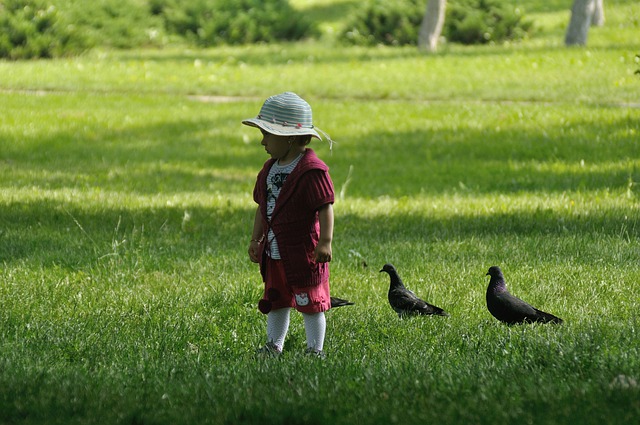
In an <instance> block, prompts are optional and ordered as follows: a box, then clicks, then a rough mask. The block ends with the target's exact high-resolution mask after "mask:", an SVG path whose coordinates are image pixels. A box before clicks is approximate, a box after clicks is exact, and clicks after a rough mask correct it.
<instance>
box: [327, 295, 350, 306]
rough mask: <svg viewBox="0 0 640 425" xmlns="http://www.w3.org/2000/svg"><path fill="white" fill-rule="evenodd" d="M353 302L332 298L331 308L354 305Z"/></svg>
mask: <svg viewBox="0 0 640 425" xmlns="http://www.w3.org/2000/svg"><path fill="white" fill-rule="evenodd" d="M353 304H354V303H352V302H351V301H347V300H344V299H342V298H338V297H331V308H336V307H342V306H345V305H353Z"/></svg>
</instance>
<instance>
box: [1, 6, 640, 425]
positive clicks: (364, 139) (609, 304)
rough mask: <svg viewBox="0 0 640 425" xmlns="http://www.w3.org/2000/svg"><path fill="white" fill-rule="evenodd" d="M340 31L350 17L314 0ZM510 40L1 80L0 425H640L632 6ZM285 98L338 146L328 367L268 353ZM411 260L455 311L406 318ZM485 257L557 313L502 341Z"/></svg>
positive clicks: (120, 63)
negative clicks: (259, 252) (397, 279)
mask: <svg viewBox="0 0 640 425" xmlns="http://www.w3.org/2000/svg"><path fill="white" fill-rule="evenodd" d="M292 3H294V4H296V5H297V7H299V8H303V9H307V10H308V12H309V13H310V14H312V15H313V16H317V18H318V19H319V20H322V21H323V22H324V23H323V28H325V29H328V30H327V31H329V33H330V31H331V28H338V27H339V25H340V22H341V19H343V17H344V14H345V13H346V12H347V11H348V10H349V9H350V8H353V7H357V3H355V2H350V1H346V0H342V1H339V0H324V1H322V0H317V1H311V0H296V1H295V2H292ZM521 3H523V4H524V7H525V8H526V9H527V10H531V14H532V16H533V17H534V18H535V20H536V22H537V23H538V26H539V28H540V29H539V31H538V33H536V34H535V35H534V36H532V38H531V39H530V40H527V41H525V42H523V43H520V44H514V45H508V46H482V47H463V46H457V45H445V46H443V48H442V49H441V51H440V52H438V53H436V54H433V55H424V54H422V53H420V52H418V51H416V50H415V49H414V48H408V47H398V48H388V47H387V48H382V47H380V48H359V47H344V46H339V45H336V44H335V43H334V42H333V41H332V39H331V37H330V36H327V37H326V38H325V39H322V40H319V41H313V42H303V43H297V44H279V45H270V46H267V45H258V46H245V47H219V48H214V49H207V50H189V49H185V48H180V47H178V46H176V47H169V48H166V49H163V50H135V51H110V50H109V51H104V50H97V51H93V52H89V53H87V54H86V55H83V56H81V57H78V58H70V59H57V60H49V61H24V62H8V61H2V62H0V110H1V111H2V114H0V423H7V424H37V423H48V424H58V423H59V424H105V423H114V424H115V423H117V424H120V423H122V424H125V423H127V424H174V423H184V424H194V423H203V424H204V423H212V424H218V423H222V424H226V423H229V424H237V423H265V424H271V423H273V424H277V423H282V424H321V423H333V424H351V423H372V424H388V423H407V424H414V423H416V424H417V423H442V424H459V423H470V424H490V423H505V424H506V423H513V424H516V423H517V424H523V423H545V424H569V423H582V424H609V423H610V424H625V423H629V424H630V423H635V421H636V420H637V418H638V417H640V385H639V384H638V381H640V343H639V342H638V340H639V336H638V335H639V332H640V323H639V316H638V310H639V308H640V296H639V295H638V294H640V261H638V259H639V258H640V244H639V242H640V240H639V239H640V221H639V220H640V207H639V205H640V203H639V198H640V189H639V185H640V146H639V140H640V136H639V135H640V109H639V108H638V103H639V102H640V76H639V75H635V74H634V72H635V70H636V69H638V68H639V67H640V66H639V65H638V63H637V61H636V60H635V57H636V54H640V41H639V39H638V37H637V34H638V26H639V23H638V22H639V20H638V19H639V17H640V9H639V7H638V5H637V4H636V2H635V1H615V2H614V1H611V2H606V7H607V9H606V12H607V15H606V16H607V23H606V26H605V27H603V28H592V29H591V31H590V35H589V44H588V46H587V47H584V48H570V49H567V48H565V47H563V46H562V37H563V27H564V20H566V19H568V11H565V10H563V7H565V6H564V4H559V3H562V2H546V3H545V6H540V4H541V2H534V1H528V2H521ZM284 90H293V91H296V92H298V93H299V94H300V95H302V96H303V97H305V98H306V99H308V100H309V102H310V103H311V105H312V106H313V111H314V122H315V124H316V125H317V126H318V127H320V128H321V129H323V130H324V131H326V132H327V133H329V134H330V135H331V137H332V138H333V139H334V140H335V141H336V142H337V143H336V144H334V146H333V150H332V151H330V150H329V145H328V144H327V143H322V142H313V143H312V148H313V149H315V150H316V152H317V153H318V154H319V156H320V157H321V158H323V160H325V162H326V163H327V164H328V165H329V167H330V169H331V175H332V178H333V181H334V184H335V188H336V195H337V199H336V203H335V215H336V223H335V224H336V227H335V233H334V244H333V250H334V260H333V262H332V281H331V285H332V293H333V294H334V295H336V296H340V297H344V298H347V299H350V300H352V301H354V302H355V303H356V304H355V305H354V306H350V307H343V308H340V309H335V310H333V311H330V312H329V313H327V326H328V330H327V339H326V342H325V349H326V351H327V359H325V360H324V361H318V360H317V359H311V358H307V357H305V356H303V355H302V352H303V350H304V347H305V344H304V342H305V336H304V328H303V324H302V319H301V317H300V315H299V314H295V313H294V314H293V315H292V324H291V328H290V332H289V336H288V339H287V343H286V346H285V350H286V351H285V354H284V355H283V357H282V358H280V359H277V360H274V359H257V358H255V356H254V351H255V349H256V348H257V347H259V346H260V345H261V344H263V343H264V338H265V336H264V334H265V318H264V316H263V315H261V314H260V313H259V312H258V310H257V301H258V299H259V297H260V295H261V281H260V277H259V273H258V270H257V269H256V267H255V266H254V265H253V264H252V263H250V262H249V259H248V255H247V254H246V251H247V248H248V241H249V239H250V237H251V225H252V220H253V214H254V211H255V205H254V203H253V200H252V196H251V193H252V189H253V185H254V182H255V176H256V174H257V172H258V170H259V169H260V167H261V166H262V164H263V162H264V161H265V160H266V155H265V153H264V151H263V149H262V147H261V146H259V140H260V139H259V133H258V132H257V131H256V130H255V129H251V128H248V127H245V126H242V125H241V124H240V121H241V120H242V119H243V118H248V117H251V116H254V115H255V114H257V112H258V110H259V108H260V105H261V104H262V101H263V100H264V98H266V97H267V96H269V95H271V94H275V93H279V92H282V91H284ZM386 262H391V263H393V264H394V265H395V266H396V267H397V269H398V271H399V272H400V274H401V276H402V277H403V279H404V281H405V283H406V284H407V286H408V287H409V288H410V289H412V290H414V291H415V292H416V293H417V294H418V295H420V296H422V297H423V298H425V299H427V300H428V301H430V302H432V303H434V304H436V305H438V306H440V307H442V308H444V309H445V310H447V311H448V312H449V313H450V314H451V317H449V318H442V317H425V318H414V319H409V320H407V319H399V318H398V317H397V315H396V314H395V313H394V312H393V311H392V310H391V308H390V307H389V305H388V302H387V299H386V291H387V289H388V285H389V280H388V279H389V278H388V276H387V275H386V274H384V273H379V270H380V269H381V267H382V265H383V264H385V263H386ZM492 265H499V266H501V267H502V269H503V271H504V273H505V276H506V279H507V283H508V284H509V287H510V289H511V291H512V293H514V294H515V295H518V296H520V297H521V298H523V299H525V300H527V301H529V302H531V303H532V304H534V305H535V306H537V307H539V308H541V309H543V310H545V311H549V312H551V313H553V314H556V315H558V316H560V317H561V318H562V319H564V321H565V323H564V324H563V325H560V326H548V325H546V326H545V325H527V326H512V327H508V326H505V325H503V324H501V323H499V322H497V321H496V320H495V319H494V318H493V317H492V316H491V315H490V314H489V312H488V311H487V309H486V306H485V300H484V295H485V290H486V286H487V284H488V277H487V276H485V273H486V272H487V270H488V268H489V267H490V266H492Z"/></svg>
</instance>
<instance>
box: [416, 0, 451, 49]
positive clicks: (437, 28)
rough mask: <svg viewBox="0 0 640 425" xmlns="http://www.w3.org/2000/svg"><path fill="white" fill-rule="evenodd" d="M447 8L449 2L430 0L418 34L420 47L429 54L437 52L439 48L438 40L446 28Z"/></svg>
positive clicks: (445, 0)
mask: <svg viewBox="0 0 640 425" xmlns="http://www.w3.org/2000/svg"><path fill="white" fill-rule="evenodd" d="M446 8H447V0H429V3H427V10H426V12H425V14H424V18H422V24H420V32H419V34H418V47H419V48H420V49H423V50H426V51H428V52H435V51H436V49H437V48H438V39H439V38H440V33H442V27H443V26H444V12H445V10H446Z"/></svg>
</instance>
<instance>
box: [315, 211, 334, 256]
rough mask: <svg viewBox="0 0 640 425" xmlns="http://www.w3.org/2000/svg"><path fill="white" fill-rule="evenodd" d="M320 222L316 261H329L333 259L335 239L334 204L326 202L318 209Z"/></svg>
mask: <svg viewBox="0 0 640 425" xmlns="http://www.w3.org/2000/svg"><path fill="white" fill-rule="evenodd" d="M318 221H319V222H320V239H319V240H318V246H316V252H315V261H316V262H317V263H328V262H329V261H331V241H332V240H333V205H332V204H326V205H323V206H322V207H320V209H319V210H318Z"/></svg>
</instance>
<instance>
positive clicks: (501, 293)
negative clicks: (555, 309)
mask: <svg viewBox="0 0 640 425" xmlns="http://www.w3.org/2000/svg"><path fill="white" fill-rule="evenodd" d="M487 275H488V276H491V280H490V281H489V287H488V288H487V308H488V309H489V312H490V313H491V314H492V315H493V317H495V318H496V319H498V320H500V321H501V322H504V323H507V324H509V325H513V324H516V323H533V322H539V323H558V324H559V323H562V319H560V318H559V317H556V316H554V315H553V314H549V313H545V312H544V311H541V310H538V309H537V308H535V307H532V306H531V305H529V304H527V303H526V302H524V301H522V300H521V299H520V298H517V297H514V296H513V295H511V294H510V293H509V291H508V290H507V284H506V282H505V280H504V276H503V274H502V270H500V267H498V266H491V267H489V272H487Z"/></svg>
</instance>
